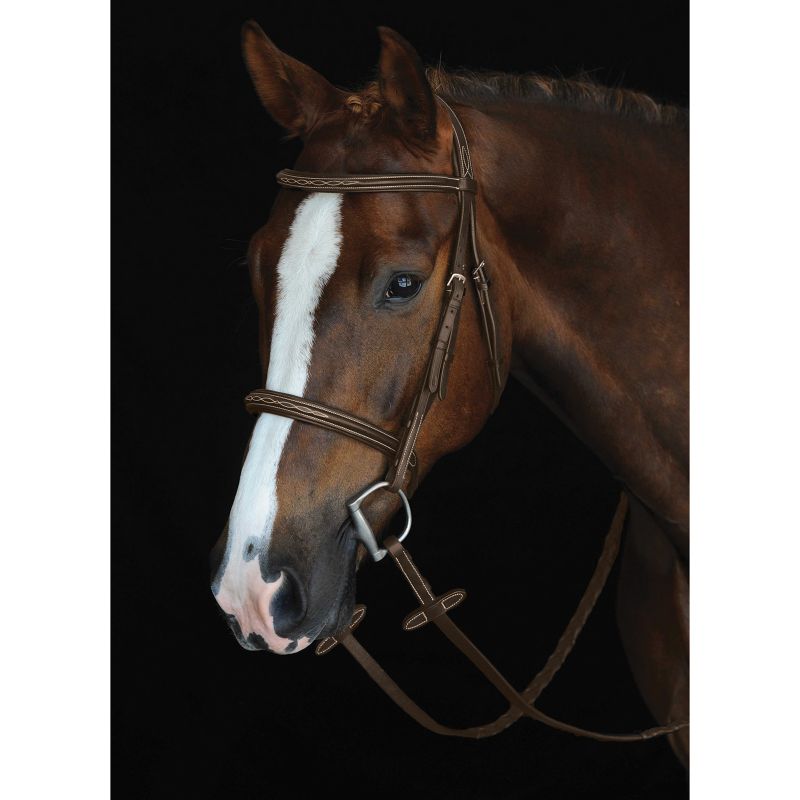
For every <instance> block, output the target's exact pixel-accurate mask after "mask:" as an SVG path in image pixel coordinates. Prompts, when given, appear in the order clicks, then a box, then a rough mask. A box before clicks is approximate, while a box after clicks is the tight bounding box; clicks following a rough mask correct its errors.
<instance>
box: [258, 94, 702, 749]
mask: <svg viewBox="0 0 800 800" xmlns="http://www.w3.org/2000/svg"><path fill="white" fill-rule="evenodd" d="M437 100H438V101H439V102H441V104H442V106H443V107H444V109H445V110H446V112H447V114H448V115H449V117H450V121H451V123H452V126H453V166H454V172H455V174H454V175H434V174H428V173H423V174H395V175H390V174H385V175H360V174H357V175H332V174H319V173H310V172H298V171H295V170H289V169H285V170H282V171H281V172H279V173H278V175H277V181H278V183H279V184H280V185H281V186H283V187H285V188H288V189H298V190H301V191H306V192H337V193H340V192H342V193H343V192H454V193H456V196H457V198H458V222H457V227H456V235H455V246H454V250H453V253H452V257H451V261H450V264H451V267H450V274H449V276H448V279H447V283H446V285H445V289H444V298H443V303H442V311H441V315H440V319H439V325H438V328H437V330H436V335H435V337H434V339H433V343H432V346H431V350H430V353H429V355H428V363H427V367H426V369H425V373H424V379H423V381H422V385H421V386H420V388H419V391H418V392H417V395H416V397H415V399H414V402H413V404H412V406H411V411H410V413H409V414H408V416H407V418H406V421H405V424H404V426H403V427H402V429H401V431H400V432H399V433H391V432H388V431H385V430H383V429H382V428H380V427H378V426H375V425H373V424H372V423H370V422H368V421H366V420H363V419H360V418H358V417H355V416H353V415H352V414H349V413H347V412H346V411H342V410H340V409H337V408H333V407H331V406H329V405H326V404H325V403H322V402H320V401H318V400H314V401H312V400H307V399H306V398H304V397H299V396H296V395H290V394H285V393H283V392H275V391H269V390H264V389H256V390H254V391H252V392H250V393H249V394H248V395H247V396H246V397H245V407H246V408H247V410H248V411H249V412H251V413H253V414H277V415H279V416H284V417H289V418H291V419H294V420H297V421H299V422H305V423H307V424H310V425H316V426H318V427H320V428H324V429H326V430H329V431H333V432H335V433H340V434H342V435H344V436H349V437H350V438H352V439H355V440H356V441H358V442H361V443H362V444H364V445H367V446H369V447H372V448H374V449H375V450H378V451H380V452H382V453H384V454H385V455H386V456H388V457H389V467H388V471H387V473H386V475H385V477H384V478H383V479H382V480H379V481H377V482H376V483H373V484H371V485H369V486H367V487H366V488H365V489H364V490H362V491H361V492H359V494H358V495H357V496H355V497H353V498H351V499H350V500H349V501H348V502H347V510H348V512H349V514H350V517H351V520H352V525H353V530H354V532H355V535H356V537H357V538H358V539H359V540H360V541H361V543H362V544H363V545H364V547H365V548H366V550H367V552H368V553H369V554H370V556H371V557H372V558H373V559H374V560H375V561H379V560H380V559H382V558H383V557H384V556H385V555H386V553H387V552H388V553H389V554H390V555H391V556H392V560H393V561H394V563H395V564H396V565H397V567H398V568H399V569H400V571H401V572H402V574H403V576H404V577H405V579H406V581H407V582H408V584H409V586H410V587H411V589H412V591H413V593H414V595H415V596H416V598H417V600H418V601H419V603H420V606H419V608H418V609H416V610H415V611H413V612H411V613H410V614H409V615H408V616H407V617H406V618H405V620H404V621H403V628H404V630H407V631H411V630H416V629H418V628H421V627H423V626H424V625H426V624H428V623H429V622H433V623H434V624H435V625H436V626H437V627H438V628H439V629H440V630H441V631H442V632H443V633H444V635H445V636H447V638H448V639H450V641H451V642H452V643H453V644H454V645H455V646H456V647H457V648H458V649H459V650H460V651H461V652H462V653H463V654H464V655H465V656H466V657H467V658H468V659H469V660H470V661H471V662H472V663H473V664H474V665H475V666H476V667H477V668H478V669H479V670H480V671H481V672H482V673H483V675H484V676H485V677H486V678H487V679H488V680H489V682H490V683H492V684H493V685H494V686H495V688H496V689H497V690H498V691H499V692H500V693H501V694H502V695H503V696H504V697H505V698H506V700H508V702H509V709H508V711H506V712H505V713H504V714H502V715H501V716H500V717H498V718H497V719H496V720H494V721H493V722H491V723H489V724H486V725H480V726H476V727H472V728H450V727H447V726H445V725H442V724H441V723H439V722H437V721H436V720H434V719H433V718H432V717H430V716H429V715H428V714H427V713H426V712H425V711H423V710H422V709H421V708H420V707H419V706H418V705H417V704H416V703H415V702H414V701H413V700H411V698H410V697H408V695H406V694H405V692H403V690H402V689H400V687H399V686H398V685H397V684H396V683H395V682H394V681H393V680H392V679H391V678H390V677H389V675H388V674H387V673H386V672H385V671H384V670H383V669H382V668H381V667H380V665H379V664H378V663H377V662H376V661H375V660H374V659H373V658H372V657H371V656H370V655H369V653H367V651H366V650H365V649H364V648H363V647H362V645H361V644H359V642H358V641H356V639H355V637H354V636H353V630H354V629H355V628H356V627H357V625H359V624H360V623H361V621H362V620H363V618H364V615H365V613H366V607H365V606H363V605H359V606H356V609H355V611H354V614H353V618H352V621H351V623H350V625H349V627H348V628H346V629H345V630H344V631H341V632H339V633H337V634H336V635H335V636H329V637H328V638H327V639H323V640H322V641H321V642H319V644H318V645H317V648H316V652H317V654H318V655H323V654H325V653H327V652H329V651H330V650H331V649H333V648H334V647H335V646H336V645H337V644H339V643H341V644H342V645H343V646H344V647H345V648H346V649H347V650H348V651H349V652H350V654H351V655H352V656H353V657H354V658H355V659H356V661H358V662H359V664H360V665H361V666H362V667H363V668H364V670H365V671H366V672H367V674H368V675H369V676H370V677H371V678H373V680H374V681H375V682H376V683H377V684H378V685H379V686H380V687H381V689H383V691H384V692H386V694H388V695H389V697H391V698H392V700H394V701H395V702H396V703H397V704H398V705H399V706H400V707H401V708H402V709H403V710H404V711H405V712H406V713H407V714H409V715H410V716H411V717H412V718H413V719H415V720H416V721H417V722H419V723H420V724H421V725H423V726H424V727H425V728H427V729H428V730H430V731H433V732H434V733H439V734H442V735H445V736H461V737H467V738H476V739H477V738H483V737H486V736H493V735H494V734H497V733H499V732H500V731H502V730H505V729H506V728H507V727H508V726H509V725H511V724H512V723H513V722H515V721H516V720H517V719H519V718H520V717H522V716H527V717H531V718H533V719H536V720H538V721H540V722H543V723H544V724H546V725H548V726H550V727H552V728H555V729H557V730H561V731H565V732H567V733H572V734H575V735H577V736H586V737H589V738H592V739H596V740H600V741H615V742H629V741H640V740H644V739H652V738H654V737H656V736H663V735H665V734H670V733H674V732H675V731H678V730H680V729H681V728H684V727H686V726H688V724H689V723H688V722H677V723H670V724H668V725H663V726H659V727H653V728H649V729H647V730H644V731H639V732H636V733H631V734H606V733H598V732H596V731H589V730H585V729H583V728H579V727H577V726H574V725H570V724H568V723H565V722H561V721H559V720H556V719H553V718H552V717H549V716H548V715H547V714H544V713H543V712H542V711H540V710H539V709H538V708H536V707H535V706H534V702H535V700H536V699H537V698H538V696H539V695H540V694H541V692H542V691H543V690H544V688H545V687H546V686H547V685H548V684H549V683H550V681H551V680H552V679H553V677H555V675H556V673H557V672H558V670H559V668H560V667H561V665H562V664H563V663H564V660H565V659H566V657H567V655H569V653H570V651H571V650H572V647H573V645H574V643H575V640H576V638H577V636H578V634H579V633H580V631H581V630H582V628H583V625H584V624H585V622H586V619H587V618H588V616H589V614H590V613H591V611H592V609H593V608H594V604H595V602H596V600H597V597H598V596H599V594H600V592H601V591H602V589H603V586H604V585H605V582H606V579H607V578H608V574H609V572H610V571H611V567H612V566H613V564H614V561H615V559H616V555H617V552H618V551H619V543H620V538H621V535H622V528H623V524H624V521H625V515H626V513H627V507H628V499H627V496H626V495H625V494H624V493H623V494H622V496H621V498H620V502H619V505H618V507H617V511H616V513H615V515H614V519H613V521H612V524H611V529H610V530H609V532H608V535H607V536H606V541H605V544H604V546H603V551H602V553H601V556H600V559H599V561H598V564H597V567H596V569H595V572H594V574H593V575H592V578H591V580H590V581H589V585H588V586H587V588H586V591H585V592H584V595H583V597H582V599H581V601H580V603H579V605H578V608H577V609H576V611H575V613H574V614H573V616H572V618H571V619H570V621H569V624H568V625H567V628H566V630H565V631H564V633H563V634H562V636H561V638H560V639H559V642H558V644H557V646H556V649H555V650H554V652H553V654H552V655H551V656H550V658H549V659H548V660H547V663H546V664H545V666H544V667H543V669H542V670H541V671H540V672H539V673H538V675H537V676H536V677H535V678H534V679H533V681H532V682H531V683H530V684H529V686H528V687H527V688H526V689H525V691H524V692H522V693H520V692H517V691H516V689H514V688H513V686H511V684H510V683H509V682H508V681H507V680H506V679H505V678H504V677H503V676H502V674H501V673H500V672H499V671H498V670H497V668H496V667H494V665H493V664H492V663H491V662H490V661H489V659H488V658H487V657H486V656H485V655H483V653H481V651H480V650H479V649H478V648H477V647H476V646H475V645H474V644H473V643H472V641H471V640H470V639H469V638H468V637H467V636H466V635H465V634H464V633H463V632H462V631H461V629H460V628H459V627H458V626H457V625H456V624H455V623H454V622H453V621H452V620H451V619H450V617H449V616H448V612H450V611H452V610H453V609H454V608H455V607H456V606H458V605H460V604H461V603H462V602H463V600H464V599H465V598H466V592H465V591H464V590H463V589H454V590H451V591H449V592H445V593H444V594H442V595H438V596H437V595H435V594H434V592H433V590H432V589H431V587H430V584H429V583H428V582H427V581H426V580H425V579H424V578H423V577H422V575H421V574H420V572H419V569H418V568H417V566H416V565H415V564H414V562H413V561H412V559H411V556H410V554H409V552H408V550H407V549H406V548H405V547H404V546H403V545H402V544H401V542H402V541H403V539H405V537H406V536H407V535H408V532H409V531H410V529H411V508H410V506H409V502H408V497H407V496H406V493H405V492H404V490H403V486H404V485H406V483H408V485H409V491H410V492H412V493H413V489H414V488H415V486H416V481H417V474H418V462H417V457H416V453H415V451H414V447H415V444H416V441H417V437H418V435H419V432H420V429H421V427H422V424H423V422H424V420H425V417H426V415H427V413H428V411H429V410H430V408H431V406H432V405H433V402H434V401H435V400H436V398H438V399H440V400H444V398H445V395H446V392H447V377H448V371H449V368H450V362H451V360H452V356H453V349H454V345H455V340H456V335H457V333H458V322H459V318H460V314H461V306H462V303H463V301H464V297H465V295H466V291H467V283H468V279H470V278H471V280H472V283H473V284H474V286H475V289H476V296H477V299H478V305H479V308H480V312H481V314H480V316H481V325H482V328H483V337H484V339H485V342H486V348H487V352H488V362H489V370H490V374H491V380H492V386H493V390H494V404H495V405H496V404H497V402H498V400H499V397H500V394H501V392H502V379H501V377H500V364H499V360H498V352H497V329H496V325H495V318H494V313H493V311H492V305H491V300H490V295H489V282H488V279H487V275H486V265H485V263H484V261H483V259H481V257H480V255H479V253H478V247H477V241H476V217H475V196H476V193H477V184H476V181H475V176H474V173H473V168H472V160H471V157H470V152H469V145H468V144H467V137H466V134H465V133H464V129H463V127H462V126H461V122H460V120H459V119H458V117H457V116H456V114H455V112H454V111H453V109H452V108H450V106H449V105H448V104H447V103H446V102H445V101H444V100H442V99H441V98H437ZM381 489H384V490H386V491H389V492H394V493H396V494H398V495H399V497H400V499H401V502H402V504H403V507H404V510H405V513H406V525H405V529H404V531H403V533H402V534H400V535H399V536H397V537H395V536H389V537H387V538H386V539H385V540H384V542H383V544H384V547H381V546H380V545H379V544H378V541H377V539H376V537H375V534H374V532H373V530H372V528H371V526H370V524H369V522H368V521H367V519H366V517H365V515H364V513H363V512H362V510H361V504H362V503H363V502H364V500H365V499H366V498H367V497H368V496H369V495H371V494H373V493H374V492H377V491H379V490H381Z"/></svg>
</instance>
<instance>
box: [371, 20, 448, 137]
mask: <svg viewBox="0 0 800 800" xmlns="http://www.w3.org/2000/svg"><path fill="white" fill-rule="evenodd" d="M378 34H379V36H380V38H381V56H380V61H379V65H378V87H379V89H380V93H381V95H382V97H383V100H384V102H385V103H386V105H387V106H388V107H389V108H391V109H392V111H394V113H395V115H396V116H397V119H398V121H399V122H400V124H401V126H403V127H405V128H406V129H408V130H410V131H411V132H412V133H414V134H416V136H418V137H419V138H422V139H429V138H431V137H433V136H435V135H436V113H437V110H436V99H435V98H434V96H433V90H432V89H431V85H430V83H429V82H428V79H427V77H426V76H425V68H424V67H423V66H422V60H421V59H420V57H419V55H418V54H417V51H416V50H415V49H414V48H413V47H412V46H411V45H410V44H409V43H408V42H407V41H406V40H405V39H404V38H403V37H402V36H401V35H400V34H399V33H397V32H396V31H393V30H392V29H391V28H384V27H380V28H378Z"/></svg>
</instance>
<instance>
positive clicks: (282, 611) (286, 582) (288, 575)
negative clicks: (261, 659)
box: [269, 568, 308, 638]
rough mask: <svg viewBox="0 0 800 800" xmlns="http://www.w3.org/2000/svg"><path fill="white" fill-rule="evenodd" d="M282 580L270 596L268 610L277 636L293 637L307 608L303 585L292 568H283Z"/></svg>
mask: <svg viewBox="0 0 800 800" xmlns="http://www.w3.org/2000/svg"><path fill="white" fill-rule="evenodd" d="M281 572H282V573H283V580H282V581H281V584H280V586H279V587H278V591H277V592H276V593H275V596H274V597H273V598H272V602H271V603H270V607H269V612H270V614H272V626H273V629H274V630H275V633H277V634H278V636H284V637H287V638H293V637H292V633H293V632H294V630H295V628H296V627H297V626H298V625H299V623H300V622H302V621H303V619H304V618H305V616H306V610H307V608H308V601H307V594H306V589H305V586H304V585H303V583H302V581H301V580H300V579H299V577H298V576H297V574H296V573H295V572H294V571H293V570H292V569H287V568H283V569H282V570H281Z"/></svg>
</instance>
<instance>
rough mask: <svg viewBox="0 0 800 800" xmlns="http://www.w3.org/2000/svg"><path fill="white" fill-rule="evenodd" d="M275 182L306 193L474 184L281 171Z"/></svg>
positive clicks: (461, 179)
mask: <svg viewBox="0 0 800 800" xmlns="http://www.w3.org/2000/svg"><path fill="white" fill-rule="evenodd" d="M275 180H277V181H278V183H279V184H280V185H281V186H284V187H286V188H287V189H303V190H304V191H306V192H335V193H337V194H338V193H342V192H348V193H351V192H356V193H358V192H470V193H471V194H475V192H476V191H477V190H478V189H477V184H476V183H475V181H474V179H473V178H472V176H471V175H470V176H466V175H456V176H453V175H433V174H430V173H423V174H421V175H413V174H410V173H386V174H384V175H334V174H329V173H325V174H324V175H323V174H320V173H319V172H300V171H298V170H295V169H282V170H281V171H280V172H279V173H278V174H277V175H276V176H275Z"/></svg>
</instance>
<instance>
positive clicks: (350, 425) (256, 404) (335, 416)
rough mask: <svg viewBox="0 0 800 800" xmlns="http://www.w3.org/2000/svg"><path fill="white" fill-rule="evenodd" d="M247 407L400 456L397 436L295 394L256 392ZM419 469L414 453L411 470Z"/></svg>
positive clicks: (245, 403)
mask: <svg viewBox="0 0 800 800" xmlns="http://www.w3.org/2000/svg"><path fill="white" fill-rule="evenodd" d="M244 405H245V408H246V409H247V410H248V411H249V412H250V413H251V414H277V415H278V416H281V417H290V418H291V419H296V420H298V421H300V422H306V423H308V424H309V425H316V426H318V427H320V428H325V429H326V430H329V431H333V432H334V433H341V434H343V435H344V436H349V437H350V438H352V439H355V440H356V441H358V442H361V443H362V444H365V445H367V446H368V447H372V448H373V449H375V450H380V451H381V452H382V453H386V454H387V455H389V456H393V455H394V454H395V453H396V452H397V448H398V447H399V444H400V440H399V439H398V437H397V436H395V435H394V434H392V433H388V432H387V431H384V430H383V429H381V428H377V427H375V426H374V425H372V424H371V423H369V422H367V421H366V420H363V419H360V418H359V417H355V416H353V415H352V414H347V413H345V412H344V411H340V410H339V409H336V408H331V407H330V406H326V405H324V404H323V403H316V402H314V401H313V400H306V398H304V397H297V396H295V395H293V394H284V393H283V392H275V391H269V390H266V389H254V390H253V391H252V392H249V393H248V394H247V395H246V396H245V398H244ZM416 465H417V458H416V455H415V454H414V453H413V452H412V453H411V458H410V459H409V468H410V469H412V470H413V469H414V468H415V467H416Z"/></svg>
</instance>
